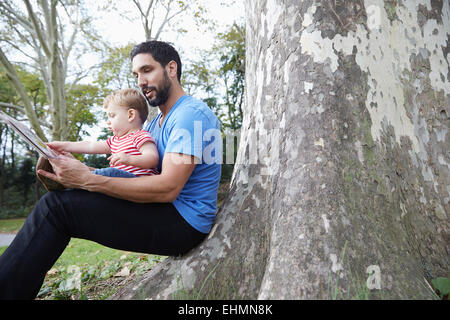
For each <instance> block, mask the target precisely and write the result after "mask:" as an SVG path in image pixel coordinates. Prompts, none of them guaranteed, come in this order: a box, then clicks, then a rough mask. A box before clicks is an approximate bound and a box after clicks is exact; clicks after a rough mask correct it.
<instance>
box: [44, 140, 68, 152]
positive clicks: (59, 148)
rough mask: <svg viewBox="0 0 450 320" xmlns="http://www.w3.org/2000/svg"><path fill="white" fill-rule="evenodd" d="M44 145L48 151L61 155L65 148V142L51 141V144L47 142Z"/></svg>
mask: <svg viewBox="0 0 450 320" xmlns="http://www.w3.org/2000/svg"><path fill="white" fill-rule="evenodd" d="M46 145H47V146H48V147H49V148H50V149H52V150H54V151H56V152H58V153H62V152H63V151H65V150H66V148H67V141H52V142H47V143H46Z"/></svg>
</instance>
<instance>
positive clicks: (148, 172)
mask: <svg viewBox="0 0 450 320" xmlns="http://www.w3.org/2000/svg"><path fill="white" fill-rule="evenodd" d="M145 142H151V143H155V140H153V138H152V136H151V135H150V133H149V132H148V131H146V130H144V129H140V130H138V131H135V132H131V133H129V134H127V135H125V136H123V137H118V136H112V137H109V139H108V140H106V143H107V144H108V146H109V148H110V149H111V153H112V154H115V153H121V152H124V153H127V154H129V155H132V156H137V155H141V154H142V153H141V152H140V151H139V148H140V147H142V145H143V144H144V143H145ZM111 167H112V168H117V169H120V170H124V171H127V172H130V173H132V174H134V175H136V176H144V175H145V176H152V175H155V174H158V171H157V169H156V168H150V169H148V168H147V169H144V168H138V167H135V166H129V165H125V164H117V165H115V166H113V165H111Z"/></svg>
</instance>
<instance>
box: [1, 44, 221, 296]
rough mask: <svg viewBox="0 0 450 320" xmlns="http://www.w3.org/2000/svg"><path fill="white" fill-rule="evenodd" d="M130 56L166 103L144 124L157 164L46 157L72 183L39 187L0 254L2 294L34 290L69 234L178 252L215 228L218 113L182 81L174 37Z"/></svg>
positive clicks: (151, 93) (152, 94) (149, 94)
mask: <svg viewBox="0 0 450 320" xmlns="http://www.w3.org/2000/svg"><path fill="white" fill-rule="evenodd" d="M130 57H131V59H132V72H133V75H134V76H135V77H136V79H137V81H138V86H139V87H140V88H141V90H142V92H143V94H144V95H145V97H146V98H147V100H148V102H149V104H150V105H152V106H159V109H160V111H161V113H160V114H159V115H158V116H157V117H156V118H155V119H154V120H153V121H152V122H151V123H150V124H149V125H148V126H147V128H146V129H147V130H149V131H150V133H151V135H152V136H153V138H154V139H155V141H156V145H157V148H158V153H159V158H160V161H159V170H160V172H161V174H160V175H155V176H145V177H140V178H136V179H127V178H111V177H105V176H100V175H94V174H92V173H91V171H90V170H89V168H88V167H87V166H85V165H84V164H82V163H81V162H79V161H78V160H76V159H74V158H73V157H70V155H68V154H64V155H61V156H60V157H59V158H57V159H54V160H50V162H51V165H52V167H53V171H54V173H50V172H47V171H43V170H39V174H41V175H43V176H44V177H46V178H48V179H52V180H54V181H56V182H59V183H61V184H63V185H64V186H65V187H66V188H71V189H66V190H63V191H55V192H49V193H47V194H46V195H45V196H44V197H42V198H41V199H40V200H39V202H38V203H37V204H36V207H35V208H34V209H33V211H32V212H31V214H30V215H29V217H28V218H27V220H26V222H25V224H24V226H23V227H22V229H21V230H20V232H19V233H18V234H17V236H16V238H15V239H14V241H13V243H12V244H11V245H10V246H9V247H8V249H7V250H6V251H5V252H4V254H3V255H2V256H1V257H0V299H33V298H34V297H35V296H36V294H37V293H38V291H39V289H40V287H41V285H42V282H43V280H44V278H45V274H46V272H47V271H48V270H49V269H50V268H51V267H52V265H53V264H54V263H55V262H56V260H57V259H58V257H59V256H60V255H61V253H62V252H63V251H64V248H65V247H66V246H67V244H68V242H69V240H70V238H71V237H76V238H83V239H88V240H92V241H96V242H98V243H100V244H103V245H106V246H109V247H112V248H116V249H121V250H127V251H137V252H144V253H152V254H160V255H179V254H183V253H186V252H187V251H189V250H190V249H192V248H193V247H195V246H197V245H198V244H199V243H200V242H201V241H202V240H203V239H204V238H205V237H206V235H207V234H208V233H209V231H210V229H211V227H212V224H213V222H214V218H215V211H216V200H217V188H218V184H219V180H220V169H221V167H220V159H219V158H220V157H221V137H220V134H214V133H216V132H218V130H219V122H218V120H217V118H216V117H215V115H214V114H213V113H212V111H211V110H210V109H209V108H208V107H207V106H206V105H205V104H204V103H203V102H201V101H199V100H196V99H194V98H192V97H190V96H188V95H186V93H185V92H184V90H183V89H182V87H181V85H180V77H181V61H180V58H179V55H178V53H177V52H176V50H175V49H174V48H173V47H172V46H170V45H169V44H167V43H164V42H160V41H149V42H144V43H141V44H139V45H137V46H135V47H134V48H133V50H132V51H131V53H130ZM211 132H212V133H211ZM219 133H220V132H219ZM211 145H213V146H214V148H211ZM206 150H209V154H208V152H206V154H205V151H206ZM211 150H214V152H212V151H211ZM213 153H214V155H212V154H213ZM204 158H205V159H206V158H208V161H204Z"/></svg>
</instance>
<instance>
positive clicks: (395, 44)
mask: <svg viewBox="0 0 450 320" xmlns="http://www.w3.org/2000/svg"><path fill="white" fill-rule="evenodd" d="M246 9H247V43H246V46H247V61H246V103H245V106H244V119H243V126H242V132H241V140H240V147H239V151H238V159H237V163H236V167H235V172H234V175H233V180H232V184H231V187H230V192H229V195H228V198H227V199H226V200H225V203H224V206H223V208H222V209H221V211H220V212H219V213H218V216H217V222H216V225H215V227H214V228H213V230H212V232H211V234H210V236H209V238H208V239H207V240H205V241H204V242H203V243H202V244H201V245H200V246H199V247H198V248H196V249H194V250H192V251H191V252H190V253H188V254H187V255H185V256H182V257H178V258H168V259H167V260H166V261H164V262H162V263H160V264H159V265H158V266H156V267H155V268H154V269H153V270H151V271H150V272H149V273H148V274H146V275H144V276H143V277H142V278H141V279H139V281H137V282H135V283H133V285H132V286H130V287H129V288H126V289H125V290H121V291H120V292H119V293H117V295H116V296H115V297H114V298H118V299H133V298H134V299H144V298H148V299H172V298H178V297H181V298H196V297H199V298H244V299H256V298H259V299H335V298H336V299H348V298H367V297H368V298H372V299H394V298H395V299H398V298H399V299H416V298H417V299H423V298H435V297H436V296H435V294H434V293H433V291H432V289H431V287H430V285H429V282H430V280H431V279H432V278H434V277H438V276H447V275H448V274H447V273H448V270H450V260H449V257H450V236H449V224H450V223H449V219H448V212H449V209H450V206H449V199H450V196H449V192H450V190H449V186H448V181H449V170H448V169H449V162H450V159H449V153H448V146H449V141H448V126H449V123H450V119H449V114H450V104H449V97H450V80H449V72H448V70H449V69H448V68H449V47H448V35H449V33H450V26H449V24H450V9H449V3H448V1H426V0H416V1H401V2H400V1H399V2H396V1H389V2H387V1H385V2H383V1H381V0H365V1H359V0H354V1H312V0H310V1H308V0H305V1H296V0H286V1H281V0H247V2H246ZM261 146H264V148H261ZM255 150H257V152H256V155H255Z"/></svg>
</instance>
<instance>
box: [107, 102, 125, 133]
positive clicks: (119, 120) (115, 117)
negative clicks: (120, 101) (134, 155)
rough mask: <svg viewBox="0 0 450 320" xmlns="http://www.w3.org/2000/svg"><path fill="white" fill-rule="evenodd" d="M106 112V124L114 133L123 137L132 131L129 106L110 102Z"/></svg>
mask: <svg viewBox="0 0 450 320" xmlns="http://www.w3.org/2000/svg"><path fill="white" fill-rule="evenodd" d="M106 114H107V116H108V121H107V122H106V124H107V125H108V128H109V130H111V131H112V133H113V134H114V135H116V136H118V137H121V136H123V135H125V134H127V133H128V132H129V131H130V129H131V121H129V117H128V109H127V108H125V107H122V106H120V105H117V104H115V103H110V104H109V105H108V107H107V108H106Z"/></svg>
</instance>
